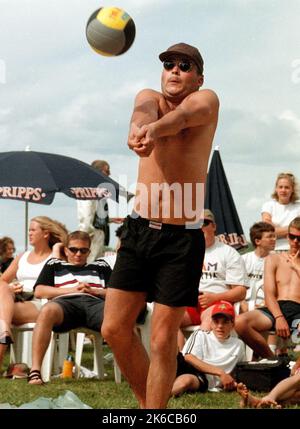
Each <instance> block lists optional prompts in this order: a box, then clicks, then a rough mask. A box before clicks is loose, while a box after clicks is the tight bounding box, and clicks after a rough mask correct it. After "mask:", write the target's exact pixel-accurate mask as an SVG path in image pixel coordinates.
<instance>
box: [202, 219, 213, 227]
mask: <svg viewBox="0 0 300 429" xmlns="http://www.w3.org/2000/svg"><path fill="white" fill-rule="evenodd" d="M211 223H213V221H212V220H209V219H204V221H203V225H202V226H207V225H210V224H211Z"/></svg>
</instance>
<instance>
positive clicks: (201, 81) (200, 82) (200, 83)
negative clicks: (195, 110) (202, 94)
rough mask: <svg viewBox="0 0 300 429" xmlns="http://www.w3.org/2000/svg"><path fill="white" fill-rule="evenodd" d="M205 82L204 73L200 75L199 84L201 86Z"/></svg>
mask: <svg viewBox="0 0 300 429" xmlns="http://www.w3.org/2000/svg"><path fill="white" fill-rule="evenodd" d="M203 83H204V75H203V74H202V75H200V76H199V77H198V84H199V86H200V87H201V86H202V85H203Z"/></svg>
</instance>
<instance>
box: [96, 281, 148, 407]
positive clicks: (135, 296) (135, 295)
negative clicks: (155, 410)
mask: <svg viewBox="0 0 300 429" xmlns="http://www.w3.org/2000/svg"><path fill="white" fill-rule="evenodd" d="M144 305H145V294H144V293H141V292H125V291H122V290H118V289H108V290H107V293H106V297H105V307H104V321H103V324H102V329H101V333H102V336H103V338H105V340H106V341H107V342H108V344H109V345H110V347H111V348H112V350H113V353H114V356H115V358H116V360H117V362H118V365H119V367H120V370H121V372H122V374H123V375H124V377H125V378H126V380H127V381H128V383H129V384H130V386H131V388H132V390H133V392H134V394H135V396H136V398H137V400H138V402H139V406H140V408H145V406H146V384H147V375H148V369H149V357H148V355H147V352H146V350H145V348H144V346H143V345H142V343H141V341H140V339H139V337H138V336H137V335H136V334H135V332H134V326H135V321H136V319H137V316H138V314H139V313H140V311H141V310H142V308H143V306H144Z"/></svg>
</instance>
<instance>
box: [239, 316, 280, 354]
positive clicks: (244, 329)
mask: <svg viewBox="0 0 300 429" xmlns="http://www.w3.org/2000/svg"><path fill="white" fill-rule="evenodd" d="M271 327H272V323H271V320H270V319H269V318H268V317H267V316H265V315H264V314H263V313H262V312H261V311H259V310H253V311H249V312H247V313H243V314H241V315H239V316H238V317H237V318H236V322H235V330H236V332H237V334H238V335H239V336H240V337H241V338H242V340H243V341H244V342H245V343H246V344H247V345H248V346H249V347H251V349H252V350H253V351H254V352H255V353H256V354H257V355H258V356H261V357H263V358H267V359H274V358H275V355H274V353H273V352H272V350H271V349H270V348H269V346H268V343H267V341H266V340H265V338H264V336H263V332H265V331H268V330H269V329H271Z"/></svg>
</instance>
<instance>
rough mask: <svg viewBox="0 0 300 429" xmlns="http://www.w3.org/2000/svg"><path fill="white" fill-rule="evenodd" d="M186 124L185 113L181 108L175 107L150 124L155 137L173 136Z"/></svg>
mask: <svg viewBox="0 0 300 429" xmlns="http://www.w3.org/2000/svg"><path fill="white" fill-rule="evenodd" d="M185 126H186V120H185V115H184V113H183V111H182V110H180V109H176V110H173V111H172V112H169V113H167V114H166V115H165V116H163V117H162V118H160V119H158V120H157V121H155V122H152V123H151V124H150V127H151V128H152V129H153V134H154V136H155V138H156V139H158V138H160V137H167V136H175V135H176V134H178V133H179V132H180V131H181V130H183V129H184V128H185Z"/></svg>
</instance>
